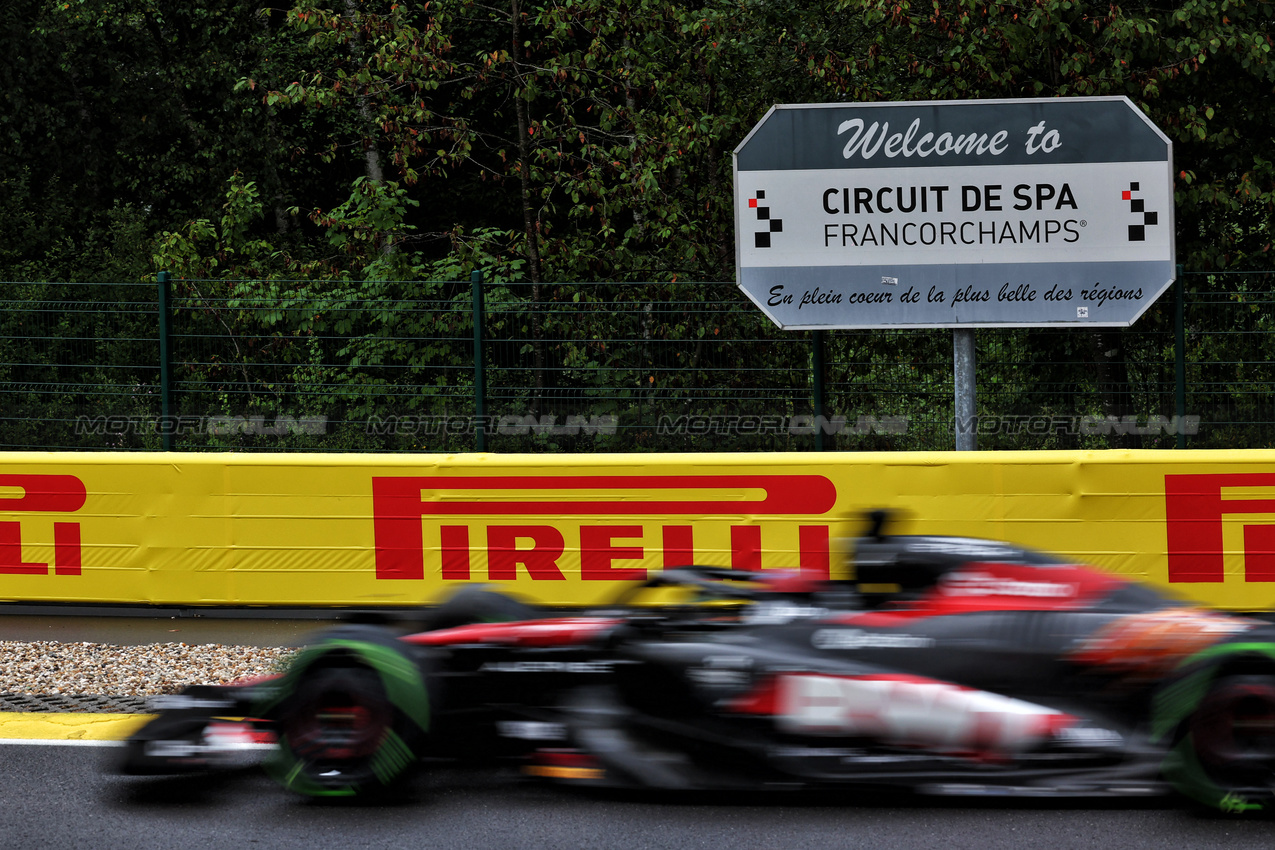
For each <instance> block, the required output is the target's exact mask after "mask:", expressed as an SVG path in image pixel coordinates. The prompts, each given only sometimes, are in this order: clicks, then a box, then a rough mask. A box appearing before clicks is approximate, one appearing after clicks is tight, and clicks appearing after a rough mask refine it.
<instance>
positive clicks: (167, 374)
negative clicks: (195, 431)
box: [155, 272, 176, 452]
mask: <svg viewBox="0 0 1275 850" xmlns="http://www.w3.org/2000/svg"><path fill="white" fill-rule="evenodd" d="M155 279H156V282H157V283H158V285H159V433H160V438H161V440H162V445H163V447H164V451H166V452H171V451H172V450H173V433H174V431H176V429H175V428H174V427H173V425H174V423H173V419H172V416H173V362H172V308H171V306H170V304H169V296H170V294H171V291H170V290H171V286H170V283H169V281H170V279H171V276H170V275H169V273H168V272H160V273H159V274H158V275H156V276H155Z"/></svg>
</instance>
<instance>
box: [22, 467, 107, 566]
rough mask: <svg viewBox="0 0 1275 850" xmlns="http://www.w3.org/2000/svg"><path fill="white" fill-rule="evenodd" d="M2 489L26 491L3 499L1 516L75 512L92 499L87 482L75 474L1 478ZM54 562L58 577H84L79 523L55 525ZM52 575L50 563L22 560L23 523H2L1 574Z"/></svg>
mask: <svg viewBox="0 0 1275 850" xmlns="http://www.w3.org/2000/svg"><path fill="white" fill-rule="evenodd" d="M0 487H14V488H18V489H20V490H21V491H22V495H20V496H0V513H18V512H30V513H74V512H75V511H78V510H79V509H80V508H82V507H84V503H85V501H87V499H88V493H87V491H86V490H85V487H84V482H83V481H81V480H80V479H78V478H76V477H75V476H74V475H36V474H25V473H14V474H7V475H0ZM53 563H54V572H55V574H57V575H60V576H78V575H79V574H80V571H81V569H82V567H83V564H82V558H81V554H80V524H79V523H78V522H55V523H53ZM48 572H49V565H48V564H46V563H42V562H39V561H24V560H22V524H21V522H19V521H17V520H7V521H3V522H0V574H3V575H48Z"/></svg>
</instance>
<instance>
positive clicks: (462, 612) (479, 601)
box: [422, 585, 543, 631]
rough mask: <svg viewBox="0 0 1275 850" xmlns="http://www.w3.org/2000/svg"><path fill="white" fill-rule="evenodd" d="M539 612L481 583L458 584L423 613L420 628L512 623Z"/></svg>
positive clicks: (537, 616)
mask: <svg viewBox="0 0 1275 850" xmlns="http://www.w3.org/2000/svg"><path fill="white" fill-rule="evenodd" d="M542 616H543V614H542V612H540V611H539V610H537V609H536V608H533V607H532V606H530V605H527V604H526V603H524V602H520V601H518V600H517V599H514V598H513V597H512V596H508V595H507V594H504V593H501V592H500V591H498V590H492V589H491V588H489V587H484V586H482V585H469V586H466V587H462V588H461V589H460V590H458V591H456V592H455V593H454V594H452V595H451V596H450V597H449V598H448V599H447V601H445V602H443V603H442V604H441V605H439V606H437V607H436V608H433V609H432V610H430V611H429V612H427V613H426V614H425V617H424V620H423V623H422V630H423V631H436V630H438V629H451V628H455V627H457V626H469V625H473V624H475V623H513V622H518V621H521V620H534V619H537V618H539V617H542Z"/></svg>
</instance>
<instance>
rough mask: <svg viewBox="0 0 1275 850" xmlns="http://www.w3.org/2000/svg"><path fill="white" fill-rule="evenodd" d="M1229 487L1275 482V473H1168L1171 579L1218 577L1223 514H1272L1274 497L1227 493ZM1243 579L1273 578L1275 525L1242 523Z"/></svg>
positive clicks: (1215, 579)
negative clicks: (1233, 496) (1229, 495)
mask: <svg viewBox="0 0 1275 850" xmlns="http://www.w3.org/2000/svg"><path fill="white" fill-rule="evenodd" d="M1228 487H1275V473H1270V472H1228V473H1218V474H1200V475H1166V476H1164V508H1165V524H1166V534H1167V540H1168V546H1167V552H1168V558H1169V581H1170V582H1220V581H1223V580H1225V578H1226V576H1225V571H1224V567H1223V563H1222V556H1223V551H1224V550H1223V543H1222V518H1223V517H1224V516H1227V515H1234V514H1271V515H1272V521H1275V499H1225V498H1223V490H1224V489H1226V488H1228ZM1244 579H1245V581H1252V582H1258V581H1275V528H1273V527H1272V526H1271V525H1269V524H1268V525H1256V524H1255V525H1245V526H1244Z"/></svg>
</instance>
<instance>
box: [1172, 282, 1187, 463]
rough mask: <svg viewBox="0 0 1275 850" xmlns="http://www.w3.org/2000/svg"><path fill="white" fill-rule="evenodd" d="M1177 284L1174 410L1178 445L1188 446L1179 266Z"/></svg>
mask: <svg viewBox="0 0 1275 850" xmlns="http://www.w3.org/2000/svg"><path fill="white" fill-rule="evenodd" d="M1177 272H1178V280H1177V286H1175V287H1174V289H1175V290H1176V291H1175V292H1174V296H1175V301H1176V304H1175V305H1174V308H1175V309H1174V311H1173V313H1174V315H1173V378H1174V384H1175V387H1174V389H1175V396H1176V397H1175V399H1174V405H1173V407H1174V412H1175V413H1177V420H1178V436H1177V447H1178V448H1179V449H1185V448H1186V279H1185V278H1184V277H1183V276H1182V267H1181V266H1178V268H1177Z"/></svg>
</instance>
